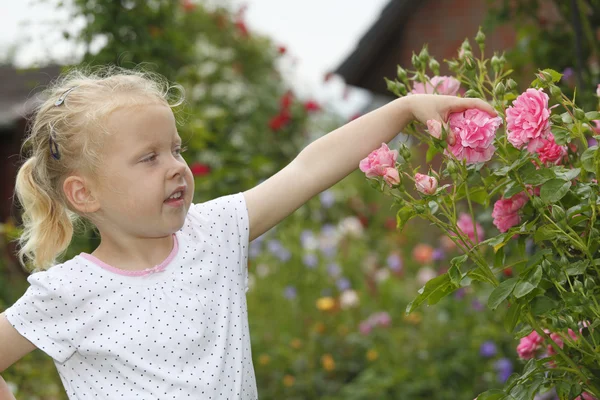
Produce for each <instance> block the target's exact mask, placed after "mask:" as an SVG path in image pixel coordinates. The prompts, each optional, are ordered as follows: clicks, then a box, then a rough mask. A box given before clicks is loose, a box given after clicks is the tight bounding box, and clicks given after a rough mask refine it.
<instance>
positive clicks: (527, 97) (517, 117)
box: [506, 88, 550, 153]
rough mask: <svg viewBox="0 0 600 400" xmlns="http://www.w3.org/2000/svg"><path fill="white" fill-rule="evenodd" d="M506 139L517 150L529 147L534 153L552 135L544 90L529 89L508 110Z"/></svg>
mask: <svg viewBox="0 0 600 400" xmlns="http://www.w3.org/2000/svg"><path fill="white" fill-rule="evenodd" d="M506 128H507V133H506V138H507V139H508V141H509V142H510V143H511V144H512V145H513V146H515V147H516V148H517V149H520V148H522V147H523V146H524V145H527V150H529V152H531V153H533V152H534V151H535V150H536V149H538V148H539V147H541V146H542V145H543V144H544V143H543V141H542V140H543V139H545V138H546V137H547V136H548V133H550V109H549V108H548V95H547V94H546V93H544V90H543V89H532V88H529V89H527V90H526V91H525V92H524V93H522V94H521V95H520V96H519V97H517V98H516V99H515V101H513V105H512V106H511V107H508V108H507V109H506Z"/></svg>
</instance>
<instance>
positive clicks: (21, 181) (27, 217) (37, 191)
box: [15, 157, 75, 270]
mask: <svg viewBox="0 0 600 400" xmlns="http://www.w3.org/2000/svg"><path fill="white" fill-rule="evenodd" d="M38 163H39V160H38V159H37V158H36V157H31V158H29V159H27V161H25V163H24V164H23V165H22V166H21V168H20V169H19V172H18V174H17V180H16V185H15V193H16V195H17V198H18V199H19V202H20V203H21V207H22V209H23V215H22V219H23V232H22V234H21V236H20V238H19V244H20V248H19V252H18V255H19V259H20V260H21V263H22V264H23V265H27V261H29V264H30V266H32V267H33V268H34V269H36V270H37V269H41V270H46V269H48V268H49V267H51V266H52V264H54V262H55V260H56V257H57V256H58V255H59V254H61V253H62V252H64V251H65V250H66V249H67V247H68V245H69V243H70V242H71V238H72V237H73V222H74V217H75V216H74V214H73V213H71V212H70V211H69V210H67V209H66V207H65V206H64V205H63V203H62V202H61V201H60V200H59V199H56V198H55V197H54V196H52V195H51V194H50V193H49V192H48V191H47V190H46V188H44V186H45V185H44V184H40V183H41V182H44V180H43V178H44V177H42V176H40V174H39V171H40V170H43V167H42V168H40V166H39V165H37V164H38ZM46 182H47V181H46Z"/></svg>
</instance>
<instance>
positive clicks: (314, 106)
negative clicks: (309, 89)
mask: <svg viewBox="0 0 600 400" xmlns="http://www.w3.org/2000/svg"><path fill="white" fill-rule="evenodd" d="M304 109H305V110H306V111H308V112H312V111H320V110H321V106H319V103H317V102H316V101H314V100H309V101H307V102H306V103H304Z"/></svg>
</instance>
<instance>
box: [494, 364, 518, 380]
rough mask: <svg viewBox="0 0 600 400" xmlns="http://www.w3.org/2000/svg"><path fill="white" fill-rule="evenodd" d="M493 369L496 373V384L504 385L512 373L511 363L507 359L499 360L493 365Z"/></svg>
mask: <svg viewBox="0 0 600 400" xmlns="http://www.w3.org/2000/svg"><path fill="white" fill-rule="evenodd" d="M494 368H495V369H496V372H497V373H498V382H500V383H504V382H506V381H507V380H508V377H509V376H510V374H512V373H513V365H512V362H511V361H510V360H509V359H508V358H501V359H499V360H498V361H496V362H495V363H494Z"/></svg>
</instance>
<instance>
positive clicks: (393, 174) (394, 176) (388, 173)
mask: <svg viewBox="0 0 600 400" xmlns="http://www.w3.org/2000/svg"><path fill="white" fill-rule="evenodd" d="M383 180H384V181H385V183H387V184H388V186H389V187H392V186H393V185H397V184H399V183H400V174H399V173H398V170H397V169H396V168H386V170H385V174H384V175H383Z"/></svg>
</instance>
